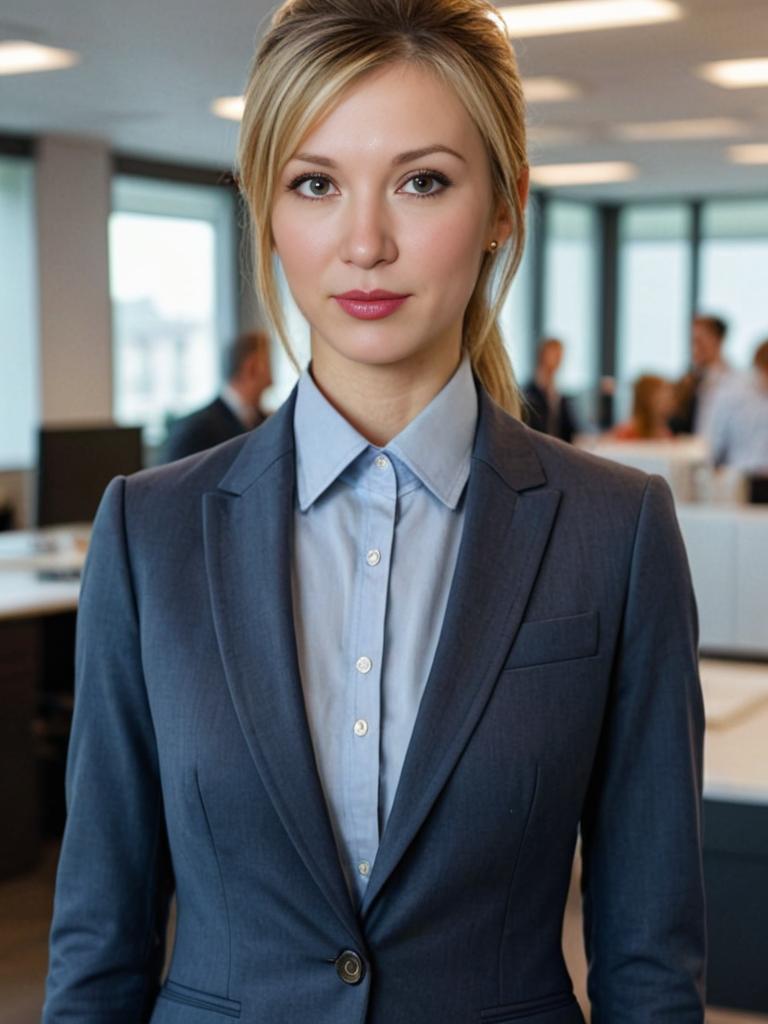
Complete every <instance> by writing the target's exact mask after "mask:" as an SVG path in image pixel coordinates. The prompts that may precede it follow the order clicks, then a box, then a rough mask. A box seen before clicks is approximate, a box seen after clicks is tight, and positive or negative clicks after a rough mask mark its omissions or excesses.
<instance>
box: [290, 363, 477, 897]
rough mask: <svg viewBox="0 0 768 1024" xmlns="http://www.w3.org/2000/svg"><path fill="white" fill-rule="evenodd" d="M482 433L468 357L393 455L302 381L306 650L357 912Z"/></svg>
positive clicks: (439, 612)
mask: <svg viewBox="0 0 768 1024" xmlns="http://www.w3.org/2000/svg"><path fill="white" fill-rule="evenodd" d="M476 425H477V394H476V391H475V385H474V380H473V377H472V370H471V367H470V363H469V359H468V357H467V356H464V358H463V360H462V362H461V364H460V366H459V368H458V369H457V370H456V372H455V374H454V375H453V377H452V378H451V379H450V380H449V381H448V383H447V384H446V385H445V387H444V388H443V389H442V391H440V393H439V394H438V395H436V397H435V398H434V399H433V400H432V401H431V402H430V404H429V405H428V406H427V407H426V408H425V409H423V410H422V411H421V412H420V413H419V415H418V416H416V417H415V418H414V419H413V420H412V421H411V422H410V423H409V424H408V426H407V427H406V428H405V429H404V430H402V431H401V432H400V433H399V434H398V435H397V437H395V438H394V439H393V440H392V441H391V442H390V443H389V444H388V445H387V446H386V447H385V448H383V449H380V448H376V447H373V446H372V445H370V444H369V443H368V441H367V440H366V439H365V438H364V437H362V435H361V434H359V433H358V432H357V430H355V428H354V427H352V426H351V424H350V423H348V422H347V420H345V419H344V417H343V416H341V415H340V413H338V412H337V411H336V410H335V409H334V408H333V406H332V405H331V404H330V402H328V401H327V399H326V398H325V397H324V396H323V394H322V393H321V392H320V390H319V389H318V387H317V385H316V384H315V383H314V381H313V379H312V377H311V375H310V373H309V371H308V370H306V371H305V372H304V373H303V374H302V376H301V378H300V380H299V385H298V394H297V398H296V407H295V414H294V433H295V439H296V484H297V488H296V493H297V506H296V510H295V518H294V548H293V564H292V573H291V584H292V593H293V612H294V621H295V629H296V643H297V649H298V657H299V668H300V672H301V681H302V687H303V693H304V702H305V705H306V709H307V717H308V721H309V728H310V733H311V736H312V743H313V746H314V751H315V759H316V762H317V767H318V773H319V776H320V781H321V784H322V786H323V791H324V793H325V798H326V802H327V805H328V810H329V814H330V819H331V824H332V827H333V831H334V835H335V838H336V845H337V848H338V851H339V857H340V860H341V864H342V867H343V869H344V872H345V875H346V878H347V882H348V885H349V888H350V892H351V893H352V896H353V898H355V899H357V900H358V901H360V900H362V897H363V894H364V892H365V887H366V883H367V880H368V878H369V876H370V873H371V870H372V867H373V862H374V859H375V857H376V851H377V849H378V846H379V839H380V836H381V834H382V833H383V830H384V827H385V825H386V822H387V819H388V817H389V814H390V811H391V810H392V804H393V802H394V798H395V791H396V789H397V784H398V780H399V778H400V772H401V769H402V767H403V761H404V760H405V754H406V750H407V749H408V743H409V741H410V738H411V733H412V731H413V726H414V723H415V721H416V714H417V711H418V709H419V702H420V701H421V696H422V693H423V692H424V687H425V685H426V682H427V676H428V675H429V670H430V667H431V665H432V660H433V657H434V654H435V649H436V647H437V641H438V638H439V635H440V629H441V626H442V622H443V616H444V613H445V608H446V604H447V601H448V592H449V589H450V585H451V580H452V578H453V572H454V569H455V566H456V558H457V555H458V550H459V543H460V541H461V532H462V526H463V521H464V511H463V501H462V497H463V494H464V490H465V486H466V483H467V479H468V477H469V469H470V458H471V452H472V445H473V441H474V435H475V427H476Z"/></svg>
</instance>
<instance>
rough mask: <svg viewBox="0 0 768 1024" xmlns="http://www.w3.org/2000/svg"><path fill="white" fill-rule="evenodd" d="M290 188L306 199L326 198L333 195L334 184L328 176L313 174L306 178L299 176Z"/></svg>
mask: <svg viewBox="0 0 768 1024" xmlns="http://www.w3.org/2000/svg"><path fill="white" fill-rule="evenodd" d="M290 188H291V189H292V190H293V191H295V192H298V193H299V195H301V196H304V197H305V198H306V199H325V197H326V196H329V195H331V188H332V185H331V182H330V180H329V179H328V178H323V177H320V176H319V175H317V174H313V175H310V176H308V177H306V178H298V179H297V180H296V181H294V182H292V183H291V185H290Z"/></svg>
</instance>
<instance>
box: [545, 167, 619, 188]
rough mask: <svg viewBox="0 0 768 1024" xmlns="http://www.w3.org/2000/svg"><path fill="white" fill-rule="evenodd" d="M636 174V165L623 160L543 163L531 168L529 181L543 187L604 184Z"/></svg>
mask: <svg viewBox="0 0 768 1024" xmlns="http://www.w3.org/2000/svg"><path fill="white" fill-rule="evenodd" d="M637 176H638V169H637V167H636V166H635V165H634V164H630V163H626V162H623V161H604V162H601V163H595V162H592V163H586V164H544V165H540V166H539V167H533V168H531V181H533V182H534V183H535V184H537V185H542V186H543V187H545V188H556V187H558V186H565V185H605V184H608V183H610V182H616V181H631V180H632V179H633V178H636V177H637Z"/></svg>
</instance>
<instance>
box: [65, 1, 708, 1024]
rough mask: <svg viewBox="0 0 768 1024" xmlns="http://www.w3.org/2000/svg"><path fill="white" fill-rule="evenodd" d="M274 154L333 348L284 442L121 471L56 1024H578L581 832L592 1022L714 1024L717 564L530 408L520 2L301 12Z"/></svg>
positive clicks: (263, 186)
mask: <svg viewBox="0 0 768 1024" xmlns="http://www.w3.org/2000/svg"><path fill="white" fill-rule="evenodd" d="M239 164H240V174H241V183H242V189H243V192H244V194H245V196H246V198H247V201H248V204H249V206H250V210H251V214H252V219H253V226H254V235H255V243H256V244H255V250H256V255H257V262H256V266H257V284H258V288H259V292H260V294H261V298H262V302H263V306H264V310H265V312H266V314H267V316H268V317H269V319H270V320H271V326H272V327H273V328H274V330H275V331H276V332H277V333H278V334H281V335H282V336H283V339H284V341H285V343H286V344H290V338H286V337H285V328H284V326H283V322H282V317H281V312H280V308H279V305H278V301H277V297H276V296H277V285H276V270H275V266H276V264H277V263H279V264H281V265H282V269H283V271H284V273H285V275H286V278H287V281H288V284H289V286H290V289H291V291H292V293H293V296H294V297H295V299H296V301H297V303H298V305H299V307H300V308H301V310H302V312H303V313H304V315H305V316H306V318H307V320H308V321H309V324H310V328H311V343H312V358H311V364H310V366H309V367H308V368H307V369H305V370H304V371H303V373H302V375H301V378H300V380H299V383H298V386H297V388H296V389H295V390H294V392H293V393H292V395H291V397H290V399H289V400H288V401H287V402H286V403H285V405H284V406H283V407H282V408H281V409H280V410H279V411H278V412H277V413H276V414H275V415H274V416H273V417H271V418H270V420H269V421H268V422H267V423H266V424H265V425H264V426H263V427H260V428H259V429H258V430H257V431H255V432H254V433H253V434H251V435H248V436H246V437H245V438H238V439H236V440H233V441H230V442H227V443H225V444H223V445H221V446H219V447H217V448H215V449H213V450H211V451H208V452H206V453H204V454H201V455H196V456H192V457H190V458H189V459H186V460H182V461H181V462H179V463H176V464H174V465H172V466H168V467H164V468H161V469H156V470H152V471H149V472H145V473H141V474H137V475H136V476H133V477H131V478H129V479H118V480H116V481H114V482H113V483H112V484H111V485H110V487H109V488H108V490H107V492H106V494H105V496H104V499H103V502H102V506H101V509H100V512H99V515H98V519H97V522H96V525H95V529H94V534H93V542H92V548H91V551H90V553H89V561H88V566H87V569H86V572H85V578H84V583H83V594H82V606H81V613H80V635H79V648H78V665H77V671H78V676H77V698H76V705H77V706H76V712H75V724H74V730H73V735H72V744H71V754H70V762H69V769H68V794H69V821H68V824H67V832H66V836H65V840H64V845H63V850H62V856H61V866H60V869H59V878H58V886H57V894H56V908H55V916H54V921H53V928H52V940H51V967H50V973H49V979H48V999H47V1003H46V1010H45V1022H46V1024H64V1022H65V1021H66V1022H67V1024H96V1022H97V1021H98V1022H105V1024H106V1022H109V1024H116V1022H117V1024H123V1022H124V1024H138V1022H139V1021H147V1020H148V1021H151V1022H152V1024H182V1022H183V1024H216V1022H219V1021H223V1020H226V1019H239V1020H241V1021H243V1022H244V1024H470V1022H475V1024H480V1022H488V1024H490V1022H493V1024H505V1022H511V1021H516V1022H531V1024H577V1022H581V1021H583V1017H582V1013H581V1010H580V1009H579V1006H578V1004H577V1002H576V1000H575V999H574V996H573V993H572V985H571V979H570V978H569V976H568V972H567V970H566V967H565V964H564V962H563V956H562V952H561V923H562V917H563V908H564V903H565V898H566V892H567V889H568V883H569V877H570V869H571V861H572V858H573V853H574V847H575V843H576V837H577V831H578V830H579V827H580V828H581V834H582V839H583V855H584V864H583V878H584V900H585V918H586V939H587V946H588V951H589V959H590V981H589V995H590V999H591V1001H592V1019H593V1021H596V1022H602V1024H605V1022H612V1024H613V1022H617V1021H619V1020H621V1021H622V1022H637V1024H640V1022H650V1021H651V1020H655V1021H672V1020H674V1021H675V1022H691V1024H692V1022H700V1021H702V1020H703V1015H702V970H703V966H702V958H703V936H702V932H703V923H702V917H703V911H702V879H701V867H700V851H699V801H700V784H701V735H702V707H701V697H700V689H699V682H698V676H697V662H696V625H695V614H694V605H693V598H692V595H691V587H690V581H689V576H688V570H687V566H686V561H685V555H684V552H683V547H682V543H681V540H680V536H679V533H678V530H677V526H676V521H675V515H674V510H673V507H672V501H671V497H670V493H669V490H668V489H667V487H666V485H665V484H664V483H663V482H662V481H661V480H660V479H659V478H656V477H646V476H644V475H642V474H640V473H638V472H634V471H631V470H627V469H624V468H621V467H619V466H616V465H613V464H610V463H607V462H602V461H600V460H597V459H594V458H591V457H589V456H586V455H584V454H580V453H578V452H575V451H573V450H572V449H570V448H569V447H567V446H565V445H563V444H560V443H559V442H557V441H553V440H552V439H550V438H547V437H544V436H542V435H540V434H537V433H534V432H532V431H530V430H528V429H527V428H526V427H524V426H523V425H522V424H521V423H520V422H519V420H518V419H517V413H518V399H517V390H516V387H515V383H514V379H513V376H512V372H511V369H510V366H509V362H508V359H507V357H506V354H505V351H504V348H503V346H502V342H501V337H500V334H499V330H498V327H497V324H496V318H497V314H498V310H499V307H500V304H501V302H502V301H503V298H504V295H505V291H506V289H507V287H508V286H509V283H510V281H511V279H512V277H513V274H514V271H515V267H516V265H517V263H518V260H519V257H520V252H521V249H522V245H523V208H524V204H525V200H526V192H527V184H528V171H527V166H526V153H525V128H524V110H523V100H522V94H521V88H520V79H519V76H518V71H517V67H516V64H515V59H514V56H513V52H512V49H511V47H510V43H509V41H508V39H507V38H506V35H505V34H504V31H503V29H502V27H501V24H500V22H499V19H498V16H497V15H496V13H495V10H494V8H493V7H492V6H490V4H488V3H486V2H484V0H370V2H361V0H294V2H290V3H287V4H285V5H284V6H283V7H281V8H280V9H279V10H278V11H277V13H276V14H275V16H274V20H273V22H272V26H271V28H270V29H269V31H268V32H267V33H266V35H265V36H264V38H263V40H262V42H261V45H260V46H259V49H258V52H257V54H256V57H255V61H254V64H253V69H252V73H251V78H250V83H249V86H248V91H247V96H246V109H245V116H244V120H243V126H242V134H241V141H240V153H239ZM173 891H175V894H176V901H177V907H178V919H177V925H176V934H175V942H174V947H173V953H172V957H171V961H170V966H169V968H168V971H167V975H166V976H165V977H164V978H163V977H162V976H161V975H162V964H163V956H164V942H165V932H166V915H167V908H168V901H169V898H170V895H171V893H172V892H173Z"/></svg>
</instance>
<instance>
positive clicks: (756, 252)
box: [698, 199, 768, 369]
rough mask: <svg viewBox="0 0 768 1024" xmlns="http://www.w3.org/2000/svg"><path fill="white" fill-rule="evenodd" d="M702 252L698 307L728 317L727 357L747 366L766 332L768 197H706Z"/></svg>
mask: <svg viewBox="0 0 768 1024" xmlns="http://www.w3.org/2000/svg"><path fill="white" fill-rule="evenodd" d="M700 255H701V290H700V295H699V303H698V305H699V309H700V310H702V311H705V312H707V313H714V314H716V315H718V316H722V317H724V318H725V319H726V320H727V321H728V323H729V326H730V330H729V333H728V339H727V343H726V349H725V353H726V357H727V358H728V360H729V361H730V362H731V363H732V364H733V365H734V366H736V367H737V368H741V369H744V368H746V367H747V366H749V365H750V364H751V361H752V356H753V354H754V351H755V349H756V348H757V346H758V345H759V344H760V342H762V341H765V340H766V339H767V338H768V301H767V300H766V294H767V291H768V200H765V199H764V200H742V199H735V200H719V201H717V202H711V203H706V204H705V205H704V210H703V216H702V246H701V254H700Z"/></svg>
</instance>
